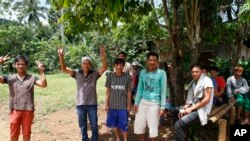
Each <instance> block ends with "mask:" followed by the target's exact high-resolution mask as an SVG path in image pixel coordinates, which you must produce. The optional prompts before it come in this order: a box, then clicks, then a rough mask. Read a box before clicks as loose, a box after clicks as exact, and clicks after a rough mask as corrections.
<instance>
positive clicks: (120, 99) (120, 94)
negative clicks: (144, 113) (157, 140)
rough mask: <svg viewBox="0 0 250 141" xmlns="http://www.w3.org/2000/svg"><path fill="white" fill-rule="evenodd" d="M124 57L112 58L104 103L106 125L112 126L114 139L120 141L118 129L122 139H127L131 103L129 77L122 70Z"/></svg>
mask: <svg viewBox="0 0 250 141" xmlns="http://www.w3.org/2000/svg"><path fill="white" fill-rule="evenodd" d="M124 65H125V61H124V59H121V58H117V59H115V60H114V68H115V70H116V71H115V72H111V73H108V74H107V80H106V84H105V85H106V87H107V90H106V104H105V110H106V111H107V127H109V128H114V132H115V135H116V141H120V137H119V130H120V131H121V132H122V135H123V140H124V141H127V136H128V135H127V131H128V117H129V111H130V104H131V77H130V75H129V74H128V73H124V72H123V68H124Z"/></svg>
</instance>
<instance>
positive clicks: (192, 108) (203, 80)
mask: <svg viewBox="0 0 250 141" xmlns="http://www.w3.org/2000/svg"><path fill="white" fill-rule="evenodd" d="M191 68H192V70H191V74H192V77H193V80H192V81H191V83H190V84H189V88H188V97H187V100H186V104H185V106H184V107H183V108H182V109H180V110H179V115H178V117H179V119H178V120H177V121H176V122H175V129H176V133H175V137H176V138H175V139H176V141H184V140H185V130H186V129H187V128H188V127H189V126H190V125H192V124H193V123H195V122H197V121H199V120H200V123H201V125H206V124H207V120H208V114H210V112H211V109H212V105H213V96H214V90H213V89H214V88H213V82H212V80H211V79H210V78H209V77H208V76H206V75H205V74H204V73H202V69H203V68H202V66H201V65H200V64H195V65H193V66H192V67H191Z"/></svg>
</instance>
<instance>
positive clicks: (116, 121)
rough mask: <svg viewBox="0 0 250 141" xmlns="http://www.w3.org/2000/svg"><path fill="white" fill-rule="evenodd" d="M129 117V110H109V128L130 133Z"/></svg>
mask: <svg viewBox="0 0 250 141" xmlns="http://www.w3.org/2000/svg"><path fill="white" fill-rule="evenodd" d="M128 116H129V113H128V111H127V109H109V112H108V114H107V127H109V128H119V129H121V130H122V131H123V132H127V131H128Z"/></svg>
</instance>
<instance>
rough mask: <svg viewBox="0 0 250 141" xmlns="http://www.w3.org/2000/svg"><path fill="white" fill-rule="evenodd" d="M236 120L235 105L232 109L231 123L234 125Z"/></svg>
mask: <svg viewBox="0 0 250 141" xmlns="http://www.w3.org/2000/svg"><path fill="white" fill-rule="evenodd" d="M234 122H235V106H233V107H232V108H231V110H230V115H229V125H233V124H234Z"/></svg>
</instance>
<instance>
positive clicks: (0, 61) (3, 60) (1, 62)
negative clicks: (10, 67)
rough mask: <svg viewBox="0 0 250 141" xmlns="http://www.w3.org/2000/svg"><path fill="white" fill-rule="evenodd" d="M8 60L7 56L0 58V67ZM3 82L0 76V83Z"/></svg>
mask: <svg viewBox="0 0 250 141" xmlns="http://www.w3.org/2000/svg"><path fill="white" fill-rule="evenodd" d="M8 59H9V56H8V55H5V56H0V64H1V65H2V64H3V63H4V62H5V61H7V60H8ZM3 82H4V79H3V76H0V83H3Z"/></svg>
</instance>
